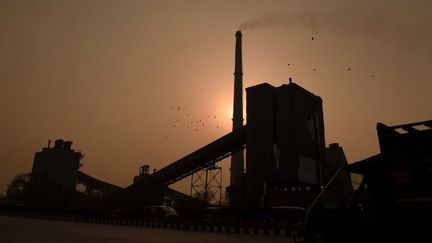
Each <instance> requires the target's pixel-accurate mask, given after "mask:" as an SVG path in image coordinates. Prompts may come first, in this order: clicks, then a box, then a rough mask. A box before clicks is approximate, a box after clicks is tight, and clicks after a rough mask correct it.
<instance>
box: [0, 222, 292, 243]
mask: <svg viewBox="0 0 432 243" xmlns="http://www.w3.org/2000/svg"><path fill="white" fill-rule="evenodd" d="M0 242H61V243H66V242H80V243H81V242H92V243H93V242H149V243H201V242H203V243H240V242H246V243H279V242H280V243H282V242H284V243H292V240H291V239H290V238H289V237H280V236H257V235H236V234H218V233H208V232H193V231H181V230H169V229H155V228H135V227H126V226H115V225H97V224H85V223H74V222H62V221H49V220H44V219H29V218H15V217H6V216H0Z"/></svg>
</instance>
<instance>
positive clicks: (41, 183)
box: [30, 139, 84, 192]
mask: <svg viewBox="0 0 432 243" xmlns="http://www.w3.org/2000/svg"><path fill="white" fill-rule="evenodd" d="M83 157H84V155H83V154H82V153H81V152H78V151H75V150H73V149H72V142H71V141H63V140H62V139H58V140H56V141H55V144H54V147H50V142H48V146H47V147H45V148H43V149H42V151H40V152H37V153H36V154H35V157H34V162H33V169H32V176H31V181H30V183H31V184H32V185H33V186H34V187H43V188H45V189H46V188H47V187H52V188H51V189H58V190H62V191H69V192H73V191H75V187H76V181H77V177H78V169H79V167H80V160H81V159H82V158H83Z"/></svg>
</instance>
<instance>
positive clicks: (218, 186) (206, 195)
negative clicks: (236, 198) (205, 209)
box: [191, 165, 222, 205]
mask: <svg viewBox="0 0 432 243" xmlns="http://www.w3.org/2000/svg"><path fill="white" fill-rule="evenodd" d="M191 196H192V197H195V198H199V199H201V200H204V201H206V202H207V203H209V204H212V205H221V203H222V168H221V167H218V166H215V165H212V166H210V167H207V168H204V169H202V170H200V171H198V172H196V173H195V174H192V176H191Z"/></svg>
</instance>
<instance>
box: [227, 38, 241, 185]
mask: <svg viewBox="0 0 432 243" xmlns="http://www.w3.org/2000/svg"><path fill="white" fill-rule="evenodd" d="M235 36H236V45H235V68H234V106H233V119H232V120H233V131H234V130H236V129H238V128H241V127H242V126H243V65H242V33H241V32H240V31H237V32H236V34H235ZM243 172H244V155H243V151H239V152H236V153H234V154H233V155H232V157H231V174H230V181H231V182H230V184H231V185H236V184H238V183H239V181H240V179H241V176H242V174H243Z"/></svg>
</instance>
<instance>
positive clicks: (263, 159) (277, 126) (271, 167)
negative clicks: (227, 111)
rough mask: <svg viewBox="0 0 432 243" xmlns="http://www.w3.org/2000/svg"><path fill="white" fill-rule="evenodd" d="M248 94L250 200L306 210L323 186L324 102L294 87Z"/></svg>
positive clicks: (258, 89)
mask: <svg viewBox="0 0 432 243" xmlns="http://www.w3.org/2000/svg"><path fill="white" fill-rule="evenodd" d="M246 93H247V107H246V108H247V126H248V130H247V132H246V137H247V138H246V147H247V149H246V157H247V161H246V168H247V169H246V190H247V193H246V195H247V196H246V200H247V201H249V202H255V203H256V204H258V205H259V206H277V205H287V204H290V205H295V206H305V204H307V203H308V202H310V201H311V200H312V198H313V197H314V195H315V193H316V192H317V190H318V188H319V186H320V181H321V175H320V167H321V165H322V162H323V161H324V159H325V140H324V121H323V112H322V100H321V98H320V97H318V96H316V95H314V94H312V93H310V92H309V91H307V90H305V89H303V88H302V87H300V86H299V85H297V84H295V83H293V82H291V81H290V83H289V84H284V85H282V86H280V87H273V86H272V85H270V84H267V83H264V84H259V85H256V86H253V87H249V88H247V89H246Z"/></svg>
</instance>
